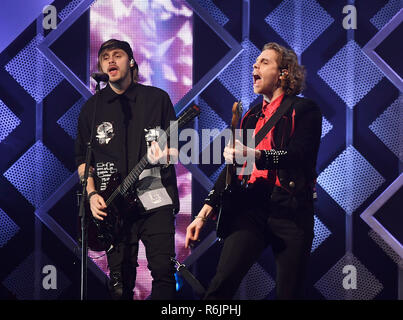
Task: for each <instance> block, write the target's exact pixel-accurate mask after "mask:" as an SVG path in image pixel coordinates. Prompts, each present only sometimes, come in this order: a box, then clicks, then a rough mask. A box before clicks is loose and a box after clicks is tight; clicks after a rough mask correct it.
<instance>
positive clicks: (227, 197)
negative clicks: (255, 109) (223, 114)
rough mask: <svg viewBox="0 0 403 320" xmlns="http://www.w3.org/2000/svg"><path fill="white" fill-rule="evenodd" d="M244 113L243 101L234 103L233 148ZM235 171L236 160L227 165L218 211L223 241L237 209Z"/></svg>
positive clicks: (218, 230) (218, 234)
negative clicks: (236, 132)
mask: <svg viewBox="0 0 403 320" xmlns="http://www.w3.org/2000/svg"><path fill="white" fill-rule="evenodd" d="M242 112H243V106H242V101H239V102H234V104H233V106H232V119H231V133H232V134H231V140H230V145H231V147H232V148H233V147H234V146H235V128H236V126H237V124H238V122H239V120H240V119H241V117H242ZM235 169H236V168H235V159H234V163H231V164H227V165H226V176H225V189H224V191H222V192H221V194H220V206H219V211H218V218H217V225H216V232H217V237H218V238H221V239H224V238H225V237H226V236H227V235H228V234H229V232H230V220H231V219H232V218H233V214H234V210H235V208H236V204H235V202H234V200H235V193H236V191H237V188H236V187H235V186H234V184H235V182H234V181H233V180H232V178H233V177H234V176H235ZM231 215H232V217H231Z"/></svg>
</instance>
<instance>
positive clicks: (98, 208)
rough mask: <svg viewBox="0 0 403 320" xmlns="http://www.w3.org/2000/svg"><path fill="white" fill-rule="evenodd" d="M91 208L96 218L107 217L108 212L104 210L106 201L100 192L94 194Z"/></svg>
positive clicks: (91, 199)
mask: <svg viewBox="0 0 403 320" xmlns="http://www.w3.org/2000/svg"><path fill="white" fill-rule="evenodd" d="M90 209H91V213H92V215H93V217H94V218H95V219H98V220H104V218H103V217H106V212H104V211H102V210H105V209H106V203H105V200H104V198H102V197H101V196H100V195H99V194H94V195H93V196H92V197H91V198H90Z"/></svg>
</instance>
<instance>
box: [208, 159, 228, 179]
mask: <svg viewBox="0 0 403 320" xmlns="http://www.w3.org/2000/svg"><path fill="white" fill-rule="evenodd" d="M224 167H225V163H223V164H222V165H221V166H220V167H219V168H218V169H217V170H216V171H214V172H213V173H212V174H211V175H210V176H209V179H210V180H211V181H212V182H214V183H215V182H216V180H217V179H218V176H219V175H220V173H221V171H222V170H223V169H224Z"/></svg>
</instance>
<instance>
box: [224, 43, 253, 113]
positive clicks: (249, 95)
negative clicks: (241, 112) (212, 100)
mask: <svg viewBox="0 0 403 320" xmlns="http://www.w3.org/2000/svg"><path fill="white" fill-rule="evenodd" d="M242 47H243V51H242V53H240V54H239V55H238V57H236V58H235V60H234V61H233V62H232V63H231V64H230V65H228V66H227V68H225V70H224V71H223V72H221V73H220V75H219V76H218V77H217V79H218V80H219V81H220V82H221V84H222V85H223V86H224V87H225V88H226V89H227V90H228V91H229V92H231V94H232V95H233V96H234V97H235V98H236V99H237V100H242V103H243V105H244V108H245V110H247V109H248V108H249V106H250V104H251V103H252V102H253V101H254V100H255V99H256V98H257V97H258V96H257V95H256V94H255V93H254V92H253V78H252V65H253V64H254V63H255V61H256V58H257V57H258V56H259V54H260V51H259V50H258V48H256V46H255V45H254V44H253V43H252V42H251V41H249V40H248V39H246V40H244V41H243V42H242Z"/></svg>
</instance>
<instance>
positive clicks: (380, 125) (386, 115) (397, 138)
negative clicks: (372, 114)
mask: <svg viewBox="0 0 403 320" xmlns="http://www.w3.org/2000/svg"><path fill="white" fill-rule="evenodd" d="M402 105H403V95H400V96H399V98H397V99H396V100H395V101H394V102H393V103H392V104H391V105H390V106H389V107H388V108H387V109H386V110H385V111H384V112H383V113H382V114H381V115H380V116H379V117H378V118H377V119H376V120H375V121H374V122H373V123H372V124H371V125H370V126H369V128H370V129H371V130H372V132H373V133H375V135H376V136H377V137H378V138H379V139H380V140H381V141H382V142H383V143H384V144H385V145H386V146H387V147H388V148H389V150H390V151H392V152H393V153H394V154H395V155H396V156H397V157H398V158H399V159H400V161H403V141H402V136H403V124H402V123H403V119H402V117H401V115H402V114H403V112H402V111H401V108H402Z"/></svg>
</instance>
